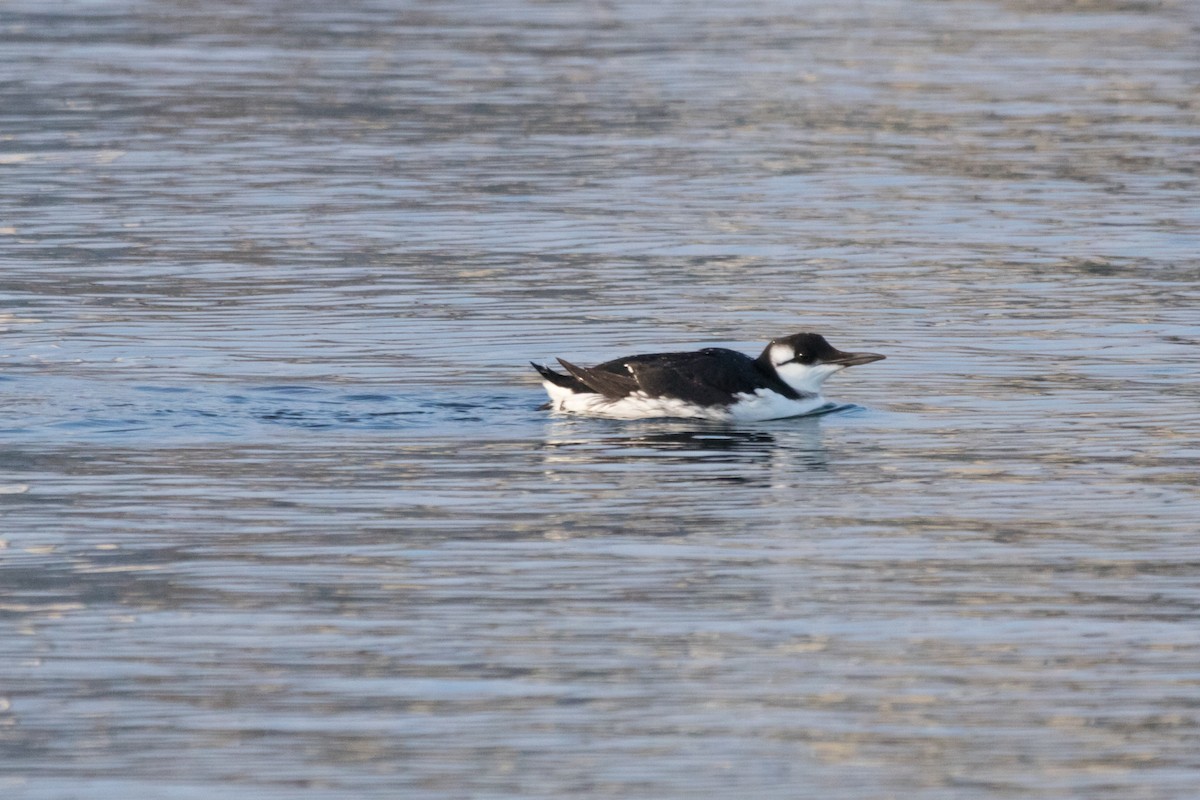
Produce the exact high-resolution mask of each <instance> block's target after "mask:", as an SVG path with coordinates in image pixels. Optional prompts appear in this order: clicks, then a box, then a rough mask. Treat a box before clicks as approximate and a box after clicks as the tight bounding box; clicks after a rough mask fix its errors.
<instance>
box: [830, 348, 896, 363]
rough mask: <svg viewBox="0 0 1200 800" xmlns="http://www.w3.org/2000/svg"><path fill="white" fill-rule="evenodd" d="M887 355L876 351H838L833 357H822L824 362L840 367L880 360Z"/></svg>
mask: <svg viewBox="0 0 1200 800" xmlns="http://www.w3.org/2000/svg"><path fill="white" fill-rule="evenodd" d="M885 358H887V356H881V355H879V354H878V353H842V352H840V351H839V352H838V354H837V355H836V356H834V357H833V358H827V359H822V363H825V364H837V365H838V366H841V367H857V366H858V365H859V364H870V363H871V362H872V361H882V360H883V359H885Z"/></svg>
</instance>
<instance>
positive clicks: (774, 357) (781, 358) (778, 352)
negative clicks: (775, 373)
mask: <svg viewBox="0 0 1200 800" xmlns="http://www.w3.org/2000/svg"><path fill="white" fill-rule="evenodd" d="M795 357H796V351H795V350H794V349H793V348H792V346H791V345H788V344H773V345H771V363H772V364H774V365H775V368H776V369H778V368H779V365H780V364H782V363H783V362H785V361H791V360H792V359H793V358H795Z"/></svg>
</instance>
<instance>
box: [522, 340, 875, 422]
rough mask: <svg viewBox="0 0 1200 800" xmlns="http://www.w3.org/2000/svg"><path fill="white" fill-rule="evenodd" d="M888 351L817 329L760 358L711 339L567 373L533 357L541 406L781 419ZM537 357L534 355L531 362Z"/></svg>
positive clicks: (626, 414) (628, 414) (601, 413)
mask: <svg viewBox="0 0 1200 800" xmlns="http://www.w3.org/2000/svg"><path fill="white" fill-rule="evenodd" d="M882 358H884V356H881V355H879V354H877V353H843V352H842V351H840V350H838V349H836V348H835V347H834V346H833V345H831V344H830V343H829V342H827V341H825V337H824V336H821V335H820V334H817V333H797V334H793V335H791V336H785V337H783V338H782V339H775V340H774V341H772V342H771V343H770V344H768V345H767V346H766V348H765V349H764V350H763V351H762V354H761V355H760V356H759V357H758V358H751V357H750V356H748V355H745V354H744V353H739V352H737V351H736V350H727V349H725V348H723V347H707V348H705V349H703V350H697V351H695V352H688V353H651V354H648V355H637V356H627V357H625V358H617V359H613V360H612V361H605V362H604V363H603V364H599V365H597V366H595V367H577V366H575V365H574V364H572V363H570V362H569V361H564V360H563V359H561V358H560V359H558V363H559V364H562V366H563V369H565V370H566V371H567V374H566V375H561V374H559V373H557V372H555V371H554V370H552V369H550V368H549V367H547V366H544V365H541V364H533V368H534V369H536V370H537V371H538V372H539V373H540V374H541V376H542V379H543V380H542V385H543V386H545V387H546V393H547V394H549V395H550V402H549V403H547V404H546V405H544V406H543V408H547V409H553V410H556V411H573V412H575V413H578V414H587V415H590V416H596V417H611V418H615V419H644V418H647V417H690V418H693V419H712V420H723V421H751V420H764V419H781V418H783V417H794V416H798V415H800V414H808V413H810V412H812V411H815V410H816V409H818V408H820V407H821V406H823V405H825V403H826V401H825V398H824V397H822V396H821V384H823V383H824V382H825V379H826V378H828V377H829V376H830V375H832V374H833V373H835V372H838V371H840V370H843V369H845V368H846V367H853V366H855V365H857V364H869V363H871V362H872V361H879V360H880V359H882ZM531 363H532V362H531Z"/></svg>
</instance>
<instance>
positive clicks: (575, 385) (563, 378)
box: [529, 361, 592, 392]
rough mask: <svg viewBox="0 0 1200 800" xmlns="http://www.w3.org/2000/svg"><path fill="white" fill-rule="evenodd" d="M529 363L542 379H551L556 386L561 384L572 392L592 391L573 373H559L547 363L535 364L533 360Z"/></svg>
mask: <svg viewBox="0 0 1200 800" xmlns="http://www.w3.org/2000/svg"><path fill="white" fill-rule="evenodd" d="M529 363H530V364H531V365H532V366H533V368H534V369H536V370H537V371H538V374H539V375H541V376H542V380H545V381H549V382H550V383H553V384H554V385H555V386H561V387H562V388H564V389H569V390H571V391H572V392H590V391H592V390H591V389H589V388H588V387H587V385H586V384H585V383H584V382H583V381H581V380H579V379H578V378H576V377H574V376H572V375H560V374H559V373H557V372H555V371H554V370H552V369H550V368H549V367H547V366H546V365H545V364H535V363H534V362H532V361H530V362H529Z"/></svg>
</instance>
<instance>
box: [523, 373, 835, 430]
mask: <svg viewBox="0 0 1200 800" xmlns="http://www.w3.org/2000/svg"><path fill="white" fill-rule="evenodd" d="M542 386H545V387H546V393H547V394H548V395H550V404H551V407H552V408H553V409H554V410H555V411H570V412H572V413H575V414H586V415H588V416H591V417H608V418H609V419H652V418H654V417H682V418H685V419H711V420H717V421H719V422H754V421H757V420H766V419H783V418H784V417H797V416H800V415H801V414H810V413H812V412H813V411H816V410H817V409H818V408H821V407H822V406H824V405H825V403H826V401H825V398H823V397H821V396H820V395H815V396H812V397H802V398H800V399H799V400H789V399H788V398H786V397H784V396H783V395H781V394H778V393H776V392H772V391H771V390H770V389H759V390H758V391H756V392H754V393H753V394H747V393H743V394H738V395H735V397H736V398H737V400H736V402H734V404H733V405H731V406H699V405H696V404H695V403H688V402H686V401H684V400H676V399H674V398H670V397H650V396H649V395H648V394H646V393H645V392H634V393H633V394H631V395H628V396H626V397H622V398H621V399H620V400H609V399H607V398H605V397H604V396H603V395H599V394H592V393H586V394H582V393H576V392H572V391H571V390H570V389H564V388H563V387H561V386H555V385H554V384H553V383H550V382H549V381H542Z"/></svg>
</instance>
